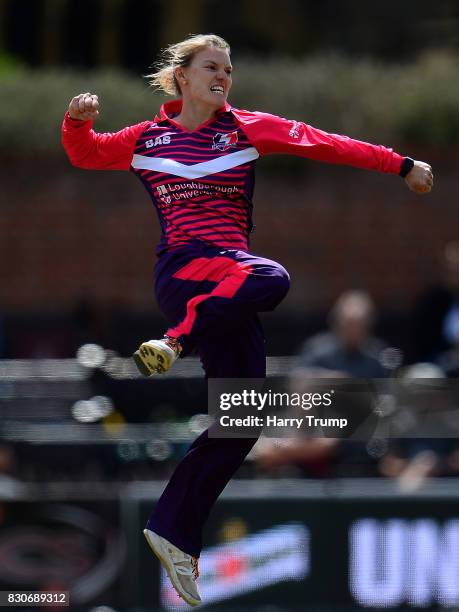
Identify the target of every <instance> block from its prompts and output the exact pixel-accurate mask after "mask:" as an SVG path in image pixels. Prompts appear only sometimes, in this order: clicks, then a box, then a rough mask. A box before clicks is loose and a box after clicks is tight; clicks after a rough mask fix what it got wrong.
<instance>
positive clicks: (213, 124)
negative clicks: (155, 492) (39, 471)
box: [62, 34, 433, 606]
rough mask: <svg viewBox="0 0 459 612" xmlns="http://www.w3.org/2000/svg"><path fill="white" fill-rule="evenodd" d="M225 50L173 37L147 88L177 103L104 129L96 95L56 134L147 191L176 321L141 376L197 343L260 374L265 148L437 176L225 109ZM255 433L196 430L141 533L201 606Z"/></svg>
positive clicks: (202, 350)
mask: <svg viewBox="0 0 459 612" xmlns="http://www.w3.org/2000/svg"><path fill="white" fill-rule="evenodd" d="M231 71H232V66H231V61H230V48H229V45H228V44H227V43H226V42H225V41H224V40H223V39H222V38H220V37H219V36H215V35H213V34H209V35H195V36H191V37H189V38H187V39H186V40H184V41H182V42H180V43H177V44H174V45H171V46H170V47H168V48H167V49H166V50H165V52H164V54H163V59H162V62H160V64H159V65H158V69H157V71H156V72H155V73H154V74H151V75H149V77H150V79H151V83H152V85H154V86H156V87H158V88H159V89H161V90H162V91H164V92H165V93H166V94H169V95H172V96H175V97H176V99H175V100H173V101H171V102H168V103H166V104H164V105H163V106H162V107H161V110H160V113H159V116H157V117H155V119H154V120H153V121H152V120H147V121H144V122H142V123H139V124H137V125H133V126H130V127H126V128H124V129H122V130H121V131H119V132H117V133H107V134H99V133H96V132H94V131H93V129H92V121H93V120H94V119H96V118H97V116H98V115H99V110H98V109H99V102H98V98H97V96H96V95H93V94H91V93H83V94H80V95H77V96H75V97H74V98H73V99H72V100H71V102H70V105H69V108H68V112H67V113H66V115H65V118H64V122H63V126H62V141H63V145H64V147H65V149H66V151H67V154H68V156H69V158H70V161H71V163H72V164H73V165H75V166H78V167H80V168H88V169H103V170H109V169H110V170H130V171H131V172H133V173H134V174H135V175H137V177H138V178H139V179H140V180H141V181H142V183H143V184H144V185H145V188H146V189H147V191H148V193H149V195H150V197H151V199H152V201H153V204H154V205H155V207H156V211H157V214H158V218H159V223H160V225H161V230H162V237H161V241H160V244H159V246H158V249H157V254H158V261H157V264H156V268H155V279H156V280H155V283H156V286H155V290H156V297H157V300H158V303H159V306H160V308H161V310H162V312H163V313H164V314H165V315H166V317H167V319H168V320H169V322H170V327H169V329H168V330H167V331H166V333H165V336H164V338H163V339H161V340H149V341H146V342H143V343H142V344H141V345H140V348H139V349H138V351H136V352H135V354H134V359H135V362H136V364H137V366H138V368H139V370H140V372H141V373H142V374H144V375H146V376H150V375H152V374H154V373H163V372H165V371H167V370H168V369H169V368H170V367H171V366H172V364H173V363H174V361H175V360H176V359H177V358H178V357H179V356H180V357H183V356H185V355H188V354H189V353H190V352H191V351H193V350H196V351H197V352H198V354H199V356H200V358H201V361H202V365H203V368H204V371H205V374H206V376H207V377H214V378H230V377H238V378H246V377H247V378H248V377H250V378H262V377H264V376H265V348H264V338H263V332H262V329H261V326H260V322H259V320H258V314H257V313H259V312H265V311H270V310H273V309H274V308H275V307H276V306H277V305H278V304H279V303H280V302H281V300H282V299H283V298H284V297H285V295H286V294H287V291H288V288H289V275H288V273H287V271H286V270H285V269H284V268H283V267H282V266H281V265H279V264H278V263H276V262H275V261H271V260H269V259H265V258H263V257H259V256H257V255H254V254H252V253H251V252H250V251H249V250H248V242H249V241H248V238H249V234H250V232H251V230H252V215H251V213H252V203H251V200H252V194H253V188H254V168H255V162H256V160H257V159H258V157H260V156H263V155H267V154H270V153H285V154H290V155H298V156H301V157H306V158H309V159H314V160H318V161H323V162H329V163H335V164H348V165H351V166H356V167H358V168H366V169H370V170H377V171H379V172H386V173H390V174H396V175H399V176H402V177H403V178H404V179H405V182H406V183H407V185H408V187H409V188H410V189H411V190H412V191H414V192H416V193H419V194H421V193H427V192H429V191H430V190H431V188H432V184H433V177H432V169H431V167H430V166H429V165H428V164H426V163H423V162H421V161H414V160H412V159H411V158H409V157H403V156H401V155H399V154H398V153H395V152H394V151H392V149H388V148H385V147H383V146H375V145H372V144H368V143H366V142H360V141H356V140H352V139H351V138H348V137H346V136H338V135H335V134H328V133H326V132H323V131H322V130H319V129H316V128H313V127H311V126H310V125H307V124H305V123H302V122H300V121H291V120H288V119H284V118H281V117H277V116H274V115H270V114H267V113H263V112H250V111H246V110H240V109H237V108H234V107H232V106H231V105H230V104H229V103H228V102H227V97H228V94H229V91H230V88H231ZM254 442H255V440H254V439H253V438H250V439H212V438H210V437H209V436H208V432H204V433H203V434H201V435H200V436H199V437H198V438H197V440H195V442H194V443H193V444H192V446H191V447H190V448H189V450H188V451H187V453H186V455H185V457H184V459H183V460H182V461H181V463H180V464H179V465H178V467H177V468H176V470H175V472H174V474H173V476H172V478H171V480H170V482H169V484H168V485H167V487H166V489H165V491H164V493H163V495H162V496H161V498H160V500H159V502H158V504H157V505H156V508H155V510H154V512H153V513H152V515H151V516H150V518H149V520H148V523H147V526H146V529H145V531H144V533H145V536H146V538H147V541H148V543H149V545H150V546H151V548H152V550H153V551H154V553H155V554H156V555H157V556H158V558H159V559H160V561H161V563H162V564H163V565H164V567H165V568H166V571H167V573H168V575H169V577H170V579H171V581H172V584H173V586H174V588H175V589H176V591H177V592H178V594H179V595H180V596H181V597H182V598H183V599H185V600H186V601H187V602H188V603H189V604H190V605H192V606H193V605H198V604H199V602H200V601H201V599H200V596H199V593H198V590H197V587H196V582H195V581H196V577H197V575H198V565H197V559H198V557H199V554H200V551H201V546H202V544H201V534H202V528H203V525H204V523H205V521H206V519H207V516H208V514H209V511H210V509H211V507H212V505H213V504H214V503H215V501H216V499H217V498H218V496H219V495H220V493H221V491H222V490H223V489H224V487H225V486H226V484H227V483H228V481H229V480H230V478H231V477H232V475H233V474H234V472H235V471H236V470H237V468H238V467H239V466H240V465H241V463H242V462H243V460H244V458H245V456H246V455H247V453H248V452H249V451H250V449H251V448H252V446H253V444H254Z"/></svg>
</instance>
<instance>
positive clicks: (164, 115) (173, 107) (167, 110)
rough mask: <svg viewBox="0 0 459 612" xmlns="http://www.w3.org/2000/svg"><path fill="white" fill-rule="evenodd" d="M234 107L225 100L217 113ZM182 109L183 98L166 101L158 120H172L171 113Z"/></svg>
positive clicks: (225, 111)
mask: <svg viewBox="0 0 459 612" xmlns="http://www.w3.org/2000/svg"><path fill="white" fill-rule="evenodd" d="M231 109H232V106H231V104H229V103H228V102H225V105H224V106H222V107H221V108H220V109H219V110H218V111H217V113H218V114H220V113H227V112H229V111H230V110H231ZM181 110H182V98H178V99H177V100H171V101H170V102H165V103H164V104H163V105H162V106H161V108H160V111H159V117H156V118H155V120H156V121H166V120H170V117H171V115H174V114H175V113H179V112H180V111H181Z"/></svg>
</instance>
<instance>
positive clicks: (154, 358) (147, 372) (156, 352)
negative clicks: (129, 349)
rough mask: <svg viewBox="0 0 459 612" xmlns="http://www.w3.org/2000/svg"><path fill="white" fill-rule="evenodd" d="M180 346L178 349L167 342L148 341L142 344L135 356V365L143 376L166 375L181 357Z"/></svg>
mask: <svg viewBox="0 0 459 612" xmlns="http://www.w3.org/2000/svg"><path fill="white" fill-rule="evenodd" d="M180 350H181V349H180V346H179V345H177V346H176V347H175V346H174V345H173V344H172V343H169V341H168V340H167V339H166V340H148V341H147V342H142V344H141V345H140V347H139V350H138V351H136V352H135V353H134V355H133V357H134V361H135V364H136V366H137V368H138V370H139V372H140V373H141V374H143V375H144V376H152V374H164V372H167V370H169V368H170V367H171V366H172V365H173V363H174V362H175V361H176V360H177V358H178V356H179V355H180Z"/></svg>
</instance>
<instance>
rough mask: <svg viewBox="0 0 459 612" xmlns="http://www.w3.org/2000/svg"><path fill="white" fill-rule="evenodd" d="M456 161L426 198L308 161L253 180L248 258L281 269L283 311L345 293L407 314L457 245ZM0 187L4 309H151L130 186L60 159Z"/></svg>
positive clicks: (147, 267)
mask: <svg viewBox="0 0 459 612" xmlns="http://www.w3.org/2000/svg"><path fill="white" fill-rule="evenodd" d="M435 157H436V156H435V154H434V153H433V154H431V156H430V158H429V159H432V158H433V160H432V161H433V162H434V163H435ZM263 163H264V162H261V164H263ZM455 163H456V160H454V159H452V158H451V159H449V160H448V161H445V160H444V159H443V160H437V161H436V163H435V166H436V170H437V173H436V183H435V191H434V192H433V193H432V194H431V195H430V196H425V197H418V196H415V195H414V194H411V193H410V192H409V191H408V189H407V188H406V187H405V185H404V183H403V180H402V179H399V178H397V177H394V176H384V175H379V174H376V173H370V172H365V171H360V170H355V169H351V168H335V167H331V166H328V167H326V166H321V165H319V164H315V163H313V162H304V169H303V167H302V169H301V170H300V171H299V172H297V173H296V175H290V176H285V175H283V176H280V175H278V174H277V173H276V172H275V168H274V169H273V170H271V168H270V170H269V172H264V173H261V172H259V174H258V179H257V189H256V197H255V201H254V203H255V223H256V225H257V229H256V232H255V234H254V235H253V240H252V249H253V250H254V251H255V252H258V253H260V254H263V255H265V256H266V257H271V258H273V259H276V260H278V261H280V262H281V263H283V264H284V265H285V266H286V267H287V268H288V270H289V271H290V273H291V275H292V280H293V283H292V291H291V293H290V295H289V298H288V299H287V301H286V302H285V303H284V305H283V309H285V310H289V309H297V310H300V309H301V310H303V311H307V310H311V309H317V308H320V309H322V308H324V309H325V308H327V307H328V306H329V305H330V302H331V301H332V300H333V299H334V298H335V297H336V296H337V295H338V294H339V293H340V292H341V291H342V290H344V289H346V288H349V287H366V288H367V289H368V290H369V291H370V292H371V293H372V294H373V295H374V297H375V298H376V299H377V301H378V303H379V304H380V305H381V306H383V307H384V306H385V307H391V308H394V309H398V308H404V307H406V306H407V305H408V304H409V303H410V302H411V300H412V299H413V297H414V295H415V294H416V293H417V292H418V291H419V290H420V289H421V288H422V287H424V286H425V285H426V284H428V283H429V282H431V281H433V280H434V279H435V278H436V277H437V275H438V266H437V254H438V251H439V250H440V249H441V247H442V245H443V244H444V243H445V242H447V241H448V240H451V239H458V238H459V223H458V221H459V201H458V189H457V179H456V174H457V171H456V167H455ZM0 181H1V185H2V188H1V192H2V195H1V198H2V206H1V215H0V236H1V239H0V278H1V300H0V306H1V307H2V308H3V309H6V310H8V311H14V312H23V311H26V310H27V309H33V310H43V309H51V310H59V311H62V310H66V309H68V308H70V307H71V306H72V305H73V304H74V302H75V301H76V300H77V299H78V298H79V297H81V296H82V295H88V296H89V297H91V298H93V299H94V300H97V301H98V302H101V303H116V304H118V305H120V306H126V307H128V308H132V309H139V310H147V309H148V310H149V309H156V306H155V303H154V298H153V294H152V274H153V265H154V261H155V255H154V248H155V245H156V242H157V239H158V234H159V232H158V223H157V220H156V213H155V211H154V209H153V207H152V206H151V204H150V203H149V200H148V196H147V194H146V192H145V191H144V189H143V187H142V186H141V184H140V182H138V181H137V180H136V179H135V178H134V177H132V176H130V175H128V174H127V173H121V172H110V173H106V172H87V171H83V170H78V169H75V168H72V167H70V166H69V164H68V163H67V161H66V160H65V159H64V158H63V156H62V157H59V158H57V159H56V158H45V159H36V158H34V157H30V158H29V159H22V158H21V159H15V160H11V159H10V160H3V162H2V164H1V168H0Z"/></svg>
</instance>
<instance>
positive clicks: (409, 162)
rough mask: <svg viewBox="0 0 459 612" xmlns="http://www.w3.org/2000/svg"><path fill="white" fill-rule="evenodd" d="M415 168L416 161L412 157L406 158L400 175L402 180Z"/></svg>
mask: <svg viewBox="0 0 459 612" xmlns="http://www.w3.org/2000/svg"><path fill="white" fill-rule="evenodd" d="M413 166H414V160H413V159H411V157H405V159H404V160H403V161H402V165H401V166H400V172H399V175H400V176H401V177H402V178H405V176H406V175H407V174H408V172H409V171H410V170H411V168H412V167H413Z"/></svg>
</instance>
